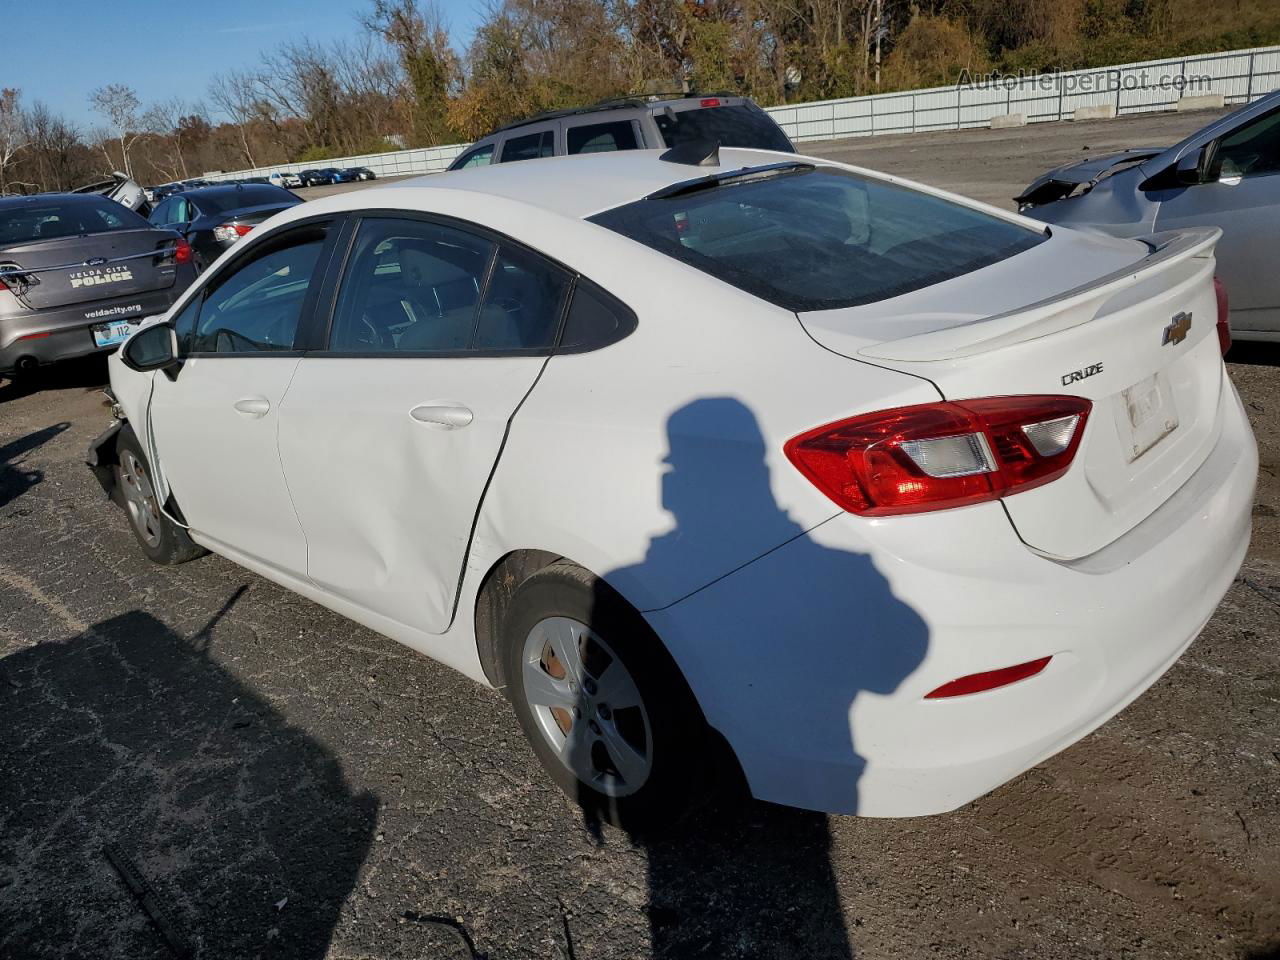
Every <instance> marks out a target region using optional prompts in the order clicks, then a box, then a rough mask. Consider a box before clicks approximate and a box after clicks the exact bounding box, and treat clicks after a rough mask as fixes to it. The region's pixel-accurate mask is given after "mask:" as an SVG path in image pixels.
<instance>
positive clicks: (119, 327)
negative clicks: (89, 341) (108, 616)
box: [89, 320, 137, 347]
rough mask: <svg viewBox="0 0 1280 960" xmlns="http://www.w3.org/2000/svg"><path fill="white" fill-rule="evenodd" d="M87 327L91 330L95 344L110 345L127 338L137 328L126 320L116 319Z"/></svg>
mask: <svg viewBox="0 0 1280 960" xmlns="http://www.w3.org/2000/svg"><path fill="white" fill-rule="evenodd" d="M89 329H90V330H92V331H93V342H94V344H95V345H96V346H99V347H111V346H115V345H116V344H117V343H121V342H123V341H125V340H127V339H128V338H129V334H131V333H133V331H134V330H135V329H137V328H136V327H134V325H133V324H132V323H130V322H129V321H128V320H117V321H116V322H115V323H99V324H97V325H96V326H93V327H90V328H89Z"/></svg>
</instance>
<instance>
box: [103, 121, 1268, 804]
mask: <svg viewBox="0 0 1280 960" xmlns="http://www.w3.org/2000/svg"><path fill="white" fill-rule="evenodd" d="M1218 236H1219V233H1218V231H1217V230H1215V229H1207V230H1202V231H1198V232H1190V233H1183V234H1175V235H1156V236H1153V237H1148V238H1145V239H1144V240H1142V241H1139V240H1117V239H1111V238H1106V237H1101V236H1094V235H1088V234H1083V233H1077V232H1074V231H1072V230H1068V229H1062V228H1059V227H1056V226H1055V227H1046V226H1045V225H1044V224H1042V223H1037V222H1035V221H1033V220H1029V219H1026V218H1023V217H1020V216H1017V215H1015V214H1012V213H1007V212H1004V211H1000V210H997V209H994V208H992V207H988V206H985V205H982V204H979V203H975V202H972V201H969V200H966V199H963V198H961V197H956V196H951V195H948V194H945V193H941V192H939V191H937V190H932V189H930V188H927V187H923V186H919V185H916V184H910V183H906V182H904V181H901V180H899V179H897V178H894V177H889V176H884V175H881V174H876V173H873V172H870V171H867V170H861V169H856V168H853V167H849V166H845V165H842V164H837V163H832V162H830V161H826V160H820V159H807V158H804V157H796V156H795V155H790V154H786V155H784V154H772V153H765V152H760V151H747V150H727V149H726V150H722V151H719V152H718V154H717V152H716V151H714V150H712V149H710V148H709V147H708V146H705V145H696V144H695V145H693V146H691V147H685V148H676V149H675V150H673V151H670V152H669V153H668V154H665V155H662V156H660V155H659V154H658V152H657V151H633V152H628V153H625V154H608V155H604V154H596V155H581V156H571V157H557V158H553V159H546V160H541V161H537V162H533V163H520V164H510V165H499V166H496V167H493V168H485V169H477V170H464V171H460V172H456V173H449V174H444V175H438V176H433V177H429V178H423V179H421V180H418V181H414V182H411V183H409V184H406V185H397V186H395V187H390V188H384V189H379V190H369V191H359V192H353V193H346V194H342V195H339V196H332V197H327V198H325V199H322V200H317V201H313V202H310V203H306V204H302V205H299V206H296V207H293V208H292V209H290V210H289V211H287V212H284V213H281V214H279V215H277V216H275V217H273V218H272V219H271V220H269V221H267V222H266V223H265V224H263V225H262V226H260V227H259V228H258V229H256V230H254V232H253V233H252V234H251V235H250V236H249V237H247V238H246V239H245V240H244V241H243V242H242V243H241V244H238V245H237V246H236V247H235V248H233V249H232V250H230V251H228V252H227V253H226V254H224V255H223V256H222V257H221V258H220V259H219V260H218V261H217V262H216V263H215V264H214V265H213V266H212V267H211V268H210V269H208V270H207V271H206V272H205V273H204V274H203V275H202V276H201V277H200V279H199V280H198V281H197V283H196V284H195V285H194V286H193V287H192V288H191V290H190V291H189V292H188V294H187V295H186V296H184V297H183V298H182V299H181V300H180V301H179V302H178V303H177V304H176V305H175V306H174V307H173V308H172V309H171V310H170V311H169V313H168V314H166V315H165V318H164V319H163V321H162V322H161V323H160V324H159V325H156V326H153V327H148V328H144V329H143V330H142V331H141V332H139V333H137V334H135V335H134V337H133V338H132V339H131V340H130V341H129V342H128V344H127V345H126V346H125V347H124V348H123V349H122V350H121V351H120V353H119V354H117V355H116V356H115V357H113V358H112V361H111V384H112V389H113V390H114V393H115V396H116V397H117V399H118V409H119V411H120V414H121V416H122V418H123V419H124V422H123V423H120V424H117V425H116V426H115V427H114V428H113V429H112V430H111V431H108V433H107V434H105V435H104V436H103V437H102V438H101V439H100V440H99V441H98V442H97V443H96V444H95V447H94V449H93V450H92V451H91V456H90V459H91V463H92V464H94V465H96V468H97V472H98V474H99V476H100V477H101V478H102V480H103V483H104V486H106V487H107V488H108V490H109V492H111V493H112V495H113V496H114V497H115V499H116V500H117V501H118V502H119V503H120V504H121V505H122V506H124V507H125V509H126V511H127V514H128V516H129V518H130V520H131V521H132V527H133V531H134V533H135V534H136V536H137V539H138V541H139V542H140V544H141V546H142V549H143V551H144V552H145V553H146V554H147V556H149V557H150V558H151V559H153V560H155V561H158V562H161V563H176V562H179V561H183V560H187V559H190V558H192V557H194V556H196V555H198V554H200V553H201V552H203V549H208V550H212V551H215V552H217V553H219V554H222V555H224V556H226V557H228V558H230V559H232V560H233V561H235V562H237V563H239V564H242V565H244V566H245V567H247V568H249V569H251V570H253V571H256V572H257V573H259V574H261V575H262V576H264V577H267V578H268V579H270V580H273V581H275V582H277V583H279V584H282V585H283V586H285V587H287V588H288V589H290V590H294V591H296V592H298V593H300V594H302V595H303V596H306V597H309V598H311V599H313V600H315V601H316V602H318V603H320V604H322V605H324V606H326V607H329V608H331V609H332V610H335V611H337V612H339V613H341V614H343V615H345V616H347V617H349V618H351V619H352V620H355V621H357V622H359V623H361V624H364V625H365V626H367V627H369V628H371V629H373V630H375V631H378V632H380V633H382V634H385V635H386V636H388V637H391V638H393V639H395V640H397V641H400V642H401V643H404V644H407V645H408V646H410V647H413V648H414V649H416V650H419V651H421V652H423V653H425V654H427V655H428V656H430V657H433V658H435V659H436V660H438V661H440V662H442V663H444V664H447V665H449V666H451V667H453V668H455V669H457V670H460V671H461V672H463V673H465V674H466V675H468V676H470V677H472V678H474V679H475V680H476V681H478V682H480V683H485V684H489V685H492V686H493V687H496V688H498V689H500V690H502V691H504V692H505V693H506V695H507V696H508V697H509V698H510V700H511V702H512V704H513V706H514V708H515V712H516V714H517V716H518V717H519V720H520V723H521V725H522V726H523V728H524V730H525V733H526V734H527V736H528V738H529V740H530V742H531V743H532V745H533V749H534V750H535V751H536V753H537V755H538V757H539V758H540V759H541V761H542V762H543V764H544V765H545V766H546V768H547V769H548V771H549V772H550V774H551V776H552V777H553V778H554V779H555V780H556V781H557V782H558V783H559V784H560V786H561V787H563V788H564V789H565V790H566V791H567V792H568V793H569V794H570V795H572V796H574V797H575V798H577V799H578V800H579V801H580V802H582V803H583V804H584V805H587V806H588V807H591V808H595V809H596V810H597V811H598V812H600V813H601V814H602V815H604V816H606V817H608V818H610V819H612V820H614V821H615V822H622V821H626V820H628V818H631V817H636V818H652V817H654V816H657V815H662V814H667V813H671V812H673V811H674V810H676V809H678V808H681V807H683V806H687V805H688V804H689V803H691V802H693V801H694V800H695V799H696V798H699V797H701V796H705V795H707V794H708V793H709V792H710V787H711V786H714V785H715V783H714V782H713V781H728V780H730V779H736V778H738V777H741V778H742V779H743V780H744V781H745V784H746V785H747V786H748V787H749V789H750V791H751V792H752V793H753V794H754V795H755V796H757V797H760V798H763V799H765V800H770V801H775V802H778V803H783V804H790V805H795V806H800V807H807V808H812V809H818V810H825V811H832V812H840V813H857V814H864V815H871V816H909V815H919V814H935V813H940V812H943V811H947V810H952V809H954V808H956V807H958V806H960V805H962V804H964V803H966V802H968V801H970V800H972V799H973V798H975V797H977V796H979V795H981V794H983V793H984V792H986V791H989V790H991V789H993V788H995V787H996V786H998V785H999V784H1001V783H1004V782H1005V781H1007V780H1008V779H1009V778H1011V777H1013V776H1015V775H1016V774H1018V773H1019V772H1021V771H1023V770H1026V769H1027V768H1028V767H1030V766H1032V765H1033V764H1036V763H1038V762H1040V761H1041V760H1042V759H1044V758H1045V757H1048V756H1050V755H1051V754H1053V753H1054V752H1056V751H1058V750H1061V749H1063V748H1064V747H1066V746H1068V745H1069V744H1071V743H1073V742H1075V741H1076V740H1079V739H1080V738H1081V737H1083V736H1085V735H1086V734H1087V733H1089V731H1091V730H1093V729H1094V728H1095V727H1097V726H1098V725H1099V724H1101V723H1103V722H1104V721H1106V720H1107V719H1108V718H1109V717H1111V716H1112V715H1113V714H1115V713H1116V712H1117V711H1119V710H1120V709H1122V708H1123V707H1124V706H1125V705H1126V704H1128V703H1129V702H1130V701H1132V700H1133V699H1134V698H1135V697H1137V696H1138V695H1139V694H1140V693H1142V691H1143V690H1145V689H1146V688H1147V687H1148V686H1150V685H1151V684H1152V683H1153V682H1154V681H1155V680H1156V679H1157V678H1158V677H1159V676H1160V675H1161V674H1162V673H1163V672H1164V671H1165V670H1167V669H1168V668H1169V666H1170V665H1171V664H1172V663H1173V662H1174V661H1175V660H1176V659H1177V658H1178V656H1179V655H1180V654H1181V653H1182V651H1184V650H1185V649H1186V648H1187V646H1188V645H1189V644H1190V643H1191V642H1192V640H1193V639H1194V638H1195V636H1196V634H1197V633H1198V632H1199V630H1200V629H1201V627H1202V626H1203V625H1204V623H1205V621H1206V620H1208V619H1209V617H1210V615H1211V614H1212V613H1213V611H1214V608H1215V606H1216V605H1217V603H1218V601H1219V600H1220V599H1221V598H1222V596H1223V594H1224V593H1225V592H1226V590H1227V588H1228V586H1229V585H1230V584H1231V582H1232V578H1233V577H1234V575H1235V573H1236V571H1237V569H1238V568H1239V566H1240V563H1241V561H1242V558H1243V557H1244V554H1245V549H1246V547H1247V545H1248V541H1249V533H1250V508H1251V504H1252V500H1253V489H1254V482H1255V474H1256V468H1257V452H1256V447H1255V444H1254V441H1253V437H1252V434H1251V432H1250V429H1249V424H1248V421H1247V419H1246V416H1245V414H1244V412H1243V410H1242V408H1241V404H1240V400H1239V398H1238V396H1237V394H1236V391H1235V389H1234V388H1233V387H1232V385H1231V382H1230V380H1229V379H1228V378H1227V376H1226V373H1225V368H1224V365H1223V362H1222V358H1221V349H1222V346H1223V345H1224V344H1225V343H1226V338H1227V325H1226V303H1225V299H1224V297H1223V296H1222V293H1221V291H1220V290H1219V289H1217V286H1216V284H1215V280H1214V245H1215V243H1216V242H1217V239H1218Z"/></svg>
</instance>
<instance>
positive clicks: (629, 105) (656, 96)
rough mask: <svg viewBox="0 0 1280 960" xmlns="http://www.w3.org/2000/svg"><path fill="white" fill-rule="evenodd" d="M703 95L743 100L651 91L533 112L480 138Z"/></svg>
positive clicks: (725, 97) (725, 96)
mask: <svg viewBox="0 0 1280 960" xmlns="http://www.w3.org/2000/svg"><path fill="white" fill-rule="evenodd" d="M703 97H717V98H719V99H722V100H745V99H746V97H743V96H742V95H741V94H735V93H653V94H646V95H643V96H641V95H637V96H631V97H614V98H612V99H609V100H601V101H599V102H598V103H593V104H590V105H589V106H585V107H567V108H565V109H563V110H546V111H543V112H542V113H535V114H534V115H533V116H531V117H525V118H524V119H523V120H513V121H511V123H507V124H503V125H502V126H501V127H498V128H497V129H496V130H494V131H493V132H492V133H489V134H487V135H486V136H485V137H483V138H482V139H485V140H487V139H488V138H489V137H492V136H496V135H497V134H499V133H505V132H506V131H508V130H515V129H517V128H518V127H527V126H529V125H530V124H534V123H544V122H546V121H547V120H559V119H560V118H561V117H580V116H582V115H584V114H589V113H608V112H609V111H612V110H649V109H651V108H653V107H656V106H660V105H661V106H671V105H672V104H676V103H681V102H684V101H689V102H693V101H697V100H700V99H702V98H703Z"/></svg>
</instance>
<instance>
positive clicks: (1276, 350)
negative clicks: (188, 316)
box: [1227, 340, 1280, 367]
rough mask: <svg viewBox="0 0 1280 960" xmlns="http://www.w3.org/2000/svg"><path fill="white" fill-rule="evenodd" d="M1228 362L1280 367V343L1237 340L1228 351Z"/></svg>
mask: <svg viewBox="0 0 1280 960" xmlns="http://www.w3.org/2000/svg"><path fill="white" fill-rule="evenodd" d="M1227 363H1244V364H1248V365H1249V366H1260V367H1280V343H1263V342H1260V341H1253V340H1250V341H1247V342H1246V341H1243V340H1237V341H1236V342H1235V343H1234V344H1232V345H1231V349H1230V350H1228V351H1227Z"/></svg>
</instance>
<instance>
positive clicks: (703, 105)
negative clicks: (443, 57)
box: [449, 94, 795, 170]
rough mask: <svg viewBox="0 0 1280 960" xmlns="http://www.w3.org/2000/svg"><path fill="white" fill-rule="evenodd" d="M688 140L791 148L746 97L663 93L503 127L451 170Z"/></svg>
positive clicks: (473, 147)
mask: <svg viewBox="0 0 1280 960" xmlns="http://www.w3.org/2000/svg"><path fill="white" fill-rule="evenodd" d="M690 140H716V141H719V143H720V145H721V146H722V147H754V148H756V149H760V150H783V151H786V152H787V153H795V147H794V146H792V144H791V141H790V140H788V139H787V135H786V134H785V133H783V132H782V128H781V127H780V126H778V124H777V122H776V121H775V120H774V119H773V117H771V116H769V114H767V113H765V112H764V111H763V110H762V109H760V107H758V106H757V105H756V104H755V102H754V101H752V100H749V99H748V98H746V97H737V96H730V95H727V94H707V95H703V96H690V95H685V94H675V95H670V94H667V95H653V96H648V97H626V98H621V99H618V100H605V101H602V102H600V103H597V104H595V105H593V106H590V107H581V108H578V109H574V110H556V111H553V112H551V113H542V114H538V115H537V116H535V117H529V118H528V119H527V120H519V121H517V122H515V123H510V124H507V125H506V126H505V127H501V128H500V129H498V130H497V131H495V132H494V133H491V134H489V136H487V137H484V138H483V139H481V140H477V141H476V142H475V143H473V144H472V145H471V146H470V147H468V148H467V149H466V150H465V151H463V153H462V154H461V155H460V156H459V157H458V159H456V160H454V161H453V163H451V164H450V165H449V169H450V170H460V169H462V168H463V167H479V166H484V165H485V164H489V163H510V162H511V161H513V160H535V159H537V158H538V157H554V156H560V155H562V154H568V153H604V152H607V151H610V150H644V149H655V148H664V147H674V146H676V145H677V144H681V143H686V142H688V141H690Z"/></svg>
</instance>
